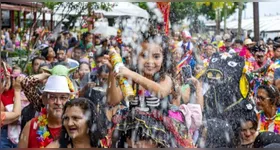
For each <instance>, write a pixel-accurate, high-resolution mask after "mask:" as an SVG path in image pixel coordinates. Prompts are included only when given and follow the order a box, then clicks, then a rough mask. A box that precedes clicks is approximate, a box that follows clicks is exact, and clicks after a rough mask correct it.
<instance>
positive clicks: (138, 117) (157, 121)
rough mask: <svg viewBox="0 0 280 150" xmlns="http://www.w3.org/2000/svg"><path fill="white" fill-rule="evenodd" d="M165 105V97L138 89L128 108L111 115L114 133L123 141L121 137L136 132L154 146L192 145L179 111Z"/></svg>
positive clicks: (180, 146)
mask: <svg viewBox="0 0 280 150" xmlns="http://www.w3.org/2000/svg"><path fill="white" fill-rule="evenodd" d="M167 106H168V99H167V98H165V99H159V98H157V97H156V96H154V94H151V93H150V92H149V91H141V90H140V91H138V96H136V97H135V99H134V100H132V101H131V102H130V107H129V108H125V109H122V110H119V111H118V112H117V114H116V115H115V116H114V117H113V118H112V122H113V124H114V132H118V133H119V134H120V135H122V136H120V139H118V140H126V138H125V137H127V136H130V135H134V134H131V133H132V132H134V131H136V132H137V131H139V132H141V134H142V135H143V136H144V137H146V138H147V137H148V138H150V139H152V140H153V141H154V142H155V143H156V144H157V146H158V147H174V148H175V147H177V148H192V147H193V143H192V141H191V138H189V137H188V129H187V127H186V126H185V124H184V122H185V120H184V116H183V115H182V113H181V112H180V111H177V112H176V111H172V110H170V109H168V107H167ZM172 116H173V117H172ZM174 116H175V117H174ZM113 135H114V134H113ZM114 138H116V137H112V139H114ZM121 138H123V139H121ZM129 138H132V137H129Z"/></svg>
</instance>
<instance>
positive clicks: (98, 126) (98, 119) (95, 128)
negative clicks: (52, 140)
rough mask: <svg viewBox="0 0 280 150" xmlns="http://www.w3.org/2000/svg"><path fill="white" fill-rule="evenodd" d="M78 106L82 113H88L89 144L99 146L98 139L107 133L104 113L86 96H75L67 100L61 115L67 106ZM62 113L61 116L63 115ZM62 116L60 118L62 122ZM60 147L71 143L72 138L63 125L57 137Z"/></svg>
mask: <svg viewBox="0 0 280 150" xmlns="http://www.w3.org/2000/svg"><path fill="white" fill-rule="evenodd" d="M73 106H78V107H80V108H81V109H82V110H83V111H84V113H88V114H89V115H88V120H87V126H88V128H89V129H88V134H89V137H90V145H91V146H92V147H99V146H100V142H99V141H100V139H103V138H104V137H105V136H106V135H107V128H106V120H107V118H106V114H105V112H104V111H103V109H101V108H99V106H96V105H95V104H94V103H93V102H91V101H90V100H89V99H87V98H76V99H73V100H70V101H68V102H67V103H66V104H65V106H64V108H63V115H64V114H65V110H66V109H67V108H69V107H73ZM63 115H62V116H63ZM63 121H64V118H62V122H63ZM59 144H60V147H65V148H67V146H68V145H69V144H72V139H71V138H70V137H69V135H68V133H67V130H66V129H65V127H64V126H62V129H61V134H60V138H59Z"/></svg>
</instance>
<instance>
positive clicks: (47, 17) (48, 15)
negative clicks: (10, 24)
mask: <svg viewBox="0 0 280 150" xmlns="http://www.w3.org/2000/svg"><path fill="white" fill-rule="evenodd" d="M33 17H34V16H33V14H31V13H28V14H27V15H26V18H27V19H33ZM37 17H39V18H37V19H38V20H43V14H41V15H40V14H37ZM22 19H23V17H22ZM61 19H62V16H61V15H53V21H60V20H61ZM45 20H46V21H50V20H51V14H49V13H46V14H45ZM63 21H68V19H66V18H64V20H63Z"/></svg>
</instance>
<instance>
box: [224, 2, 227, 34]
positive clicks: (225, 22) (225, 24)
mask: <svg viewBox="0 0 280 150" xmlns="http://www.w3.org/2000/svg"><path fill="white" fill-rule="evenodd" d="M226 30H227V3H226V2H224V33H226Z"/></svg>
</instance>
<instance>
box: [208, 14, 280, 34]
mask: <svg viewBox="0 0 280 150" xmlns="http://www.w3.org/2000/svg"><path fill="white" fill-rule="evenodd" d="M253 21H254V20H253V18H247V19H242V24H241V27H242V29H244V30H252V31H253V30H254V22H253ZM279 24H280V15H276V16H264V17H260V22H259V26H260V32H262V31H265V32H272V31H280V26H279ZM215 25H216V23H215V22H213V21H209V22H207V23H206V26H215ZM223 26H224V22H221V27H223ZM227 28H229V29H237V28H238V20H237V19H236V20H227Z"/></svg>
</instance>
